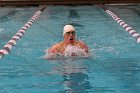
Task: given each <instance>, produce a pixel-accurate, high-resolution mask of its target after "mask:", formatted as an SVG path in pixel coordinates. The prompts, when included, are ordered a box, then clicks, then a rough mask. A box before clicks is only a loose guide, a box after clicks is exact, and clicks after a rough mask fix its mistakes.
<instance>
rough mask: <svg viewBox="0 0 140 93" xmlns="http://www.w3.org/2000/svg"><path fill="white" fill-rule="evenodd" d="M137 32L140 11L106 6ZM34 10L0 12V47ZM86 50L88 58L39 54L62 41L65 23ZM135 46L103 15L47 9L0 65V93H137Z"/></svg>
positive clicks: (93, 9)
mask: <svg viewBox="0 0 140 93" xmlns="http://www.w3.org/2000/svg"><path fill="white" fill-rule="evenodd" d="M107 7H108V8H109V9H110V10H112V12H114V13H115V14H116V15H118V16H119V17H120V18H122V19H123V20H124V21H125V22H126V23H127V24H129V25H130V26H132V27H133V28H134V29H135V30H136V31H137V32H138V33H140V29H139V25H140V23H139V22H140V15H139V14H140V11H139V10H140V6H139V5H135V6H134V5H127V6H110V5H108V6H107ZM37 9H38V8H37V7H1V8H0V12H1V13H0V22H1V23H0V48H2V47H3V46H4V45H5V44H6V42H8V41H9V40H10V38H11V37H12V36H13V35H15V33H16V32H17V31H18V30H19V29H20V28H21V27H22V26H23V25H24V24H25V23H26V22H27V21H28V20H29V19H30V18H31V17H32V15H33V14H34V13H35V12H36V11H37ZM68 23H70V24H73V25H74V26H75V28H76V30H77V39H81V40H83V41H84V42H85V43H86V44H87V45H88V46H89V48H90V57H89V58H70V59H59V60H46V59H43V58H40V57H42V56H43V55H45V52H44V50H45V49H47V48H49V47H50V46H52V45H53V44H55V43H57V42H60V41H61V40H63V36H62V30H63V26H64V25H65V24H68ZM139 51H140V45H139V44H138V43H137V42H136V41H135V39H134V38H133V37H131V36H130V35H129V33H127V32H126V31H125V30H124V29H123V28H122V27H121V26H120V25H119V24H117V23H116V22H115V21H114V20H113V19H112V18H111V17H110V16H108V15H107V14H106V13H105V12H104V10H102V9H101V8H99V7H98V6H96V5H92V6H48V7H47V9H45V10H44V12H43V13H42V15H41V16H40V17H39V19H38V20H37V21H36V22H35V23H33V25H32V26H31V28H29V29H28V30H27V32H26V33H25V35H24V36H23V37H22V38H21V39H20V40H19V41H18V42H17V44H16V46H14V47H13V49H12V51H11V53H10V54H8V55H6V56H4V58H3V59H1V60H0V93H15V92H18V93H125V92H126V93H139V92H140V63H139V62H140V55H139Z"/></svg>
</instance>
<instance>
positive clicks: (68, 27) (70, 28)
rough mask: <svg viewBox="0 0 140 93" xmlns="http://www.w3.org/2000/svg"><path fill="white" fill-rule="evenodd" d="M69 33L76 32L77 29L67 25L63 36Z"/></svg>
mask: <svg viewBox="0 0 140 93" xmlns="http://www.w3.org/2000/svg"><path fill="white" fill-rule="evenodd" d="M69 31H75V28H74V27H73V26H72V25H65V26H64V29H63V36H64V35H65V33H67V32H69Z"/></svg>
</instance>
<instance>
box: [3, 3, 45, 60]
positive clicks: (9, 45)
mask: <svg viewBox="0 0 140 93" xmlns="http://www.w3.org/2000/svg"><path fill="white" fill-rule="evenodd" d="M46 7H47V6H46V5H42V6H40V9H39V10H38V11H37V12H36V13H35V14H34V15H33V16H32V18H31V19H30V20H29V21H28V22H27V23H26V24H25V25H24V26H23V27H22V28H21V29H20V30H19V31H18V32H17V33H16V34H15V35H14V36H13V37H12V38H11V39H10V40H9V41H8V42H7V44H6V45H5V46H4V47H3V49H1V50H0V59H1V58H2V57H3V56H4V55H6V54H9V52H10V51H11V49H12V47H13V46H14V45H16V42H17V40H19V39H20V38H21V37H23V35H24V34H25V32H26V30H27V29H28V28H29V27H31V25H32V24H33V22H35V21H36V20H37V18H38V17H39V16H40V14H41V13H42V11H43V10H44V9H45V8H46Z"/></svg>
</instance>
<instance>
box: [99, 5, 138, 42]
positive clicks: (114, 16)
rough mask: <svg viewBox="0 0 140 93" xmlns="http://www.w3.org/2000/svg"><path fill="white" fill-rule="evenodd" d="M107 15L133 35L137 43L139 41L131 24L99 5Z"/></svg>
mask: <svg viewBox="0 0 140 93" xmlns="http://www.w3.org/2000/svg"><path fill="white" fill-rule="evenodd" d="M99 6H100V7H101V8H102V9H103V10H104V11H105V12H106V13H107V14H108V15H109V16H111V17H112V18H113V19H114V20H115V21H116V22H117V23H118V24H120V26H122V27H123V28H124V29H125V30H126V31H127V32H128V33H129V34H130V35H131V36H132V37H134V38H135V39H136V41H137V43H140V34H139V33H137V31H135V30H134V29H133V28H132V27H131V26H129V25H128V24H127V23H126V22H124V21H123V20H122V19H121V18H119V17H118V16H117V15H115V14H114V13H113V12H111V11H110V10H108V9H107V8H106V7H105V6H104V5H102V4H101V5H99Z"/></svg>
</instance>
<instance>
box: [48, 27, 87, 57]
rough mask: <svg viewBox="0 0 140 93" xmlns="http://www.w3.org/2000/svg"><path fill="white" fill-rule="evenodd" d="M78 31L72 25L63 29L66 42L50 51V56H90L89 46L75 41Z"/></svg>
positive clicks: (60, 43) (56, 45)
mask: <svg viewBox="0 0 140 93" xmlns="http://www.w3.org/2000/svg"><path fill="white" fill-rule="evenodd" d="M75 36H76V30H75V28H74V27H73V26H72V25H65V26H64V28H63V37H64V40H63V41H61V42H59V43H57V44H55V45H53V46H52V47H51V48H49V49H48V54H51V55H52V56H53V55H54V54H57V55H58V54H60V55H63V56H88V46H87V45H86V44H85V43H84V42H83V41H78V40H76V39H75Z"/></svg>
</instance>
